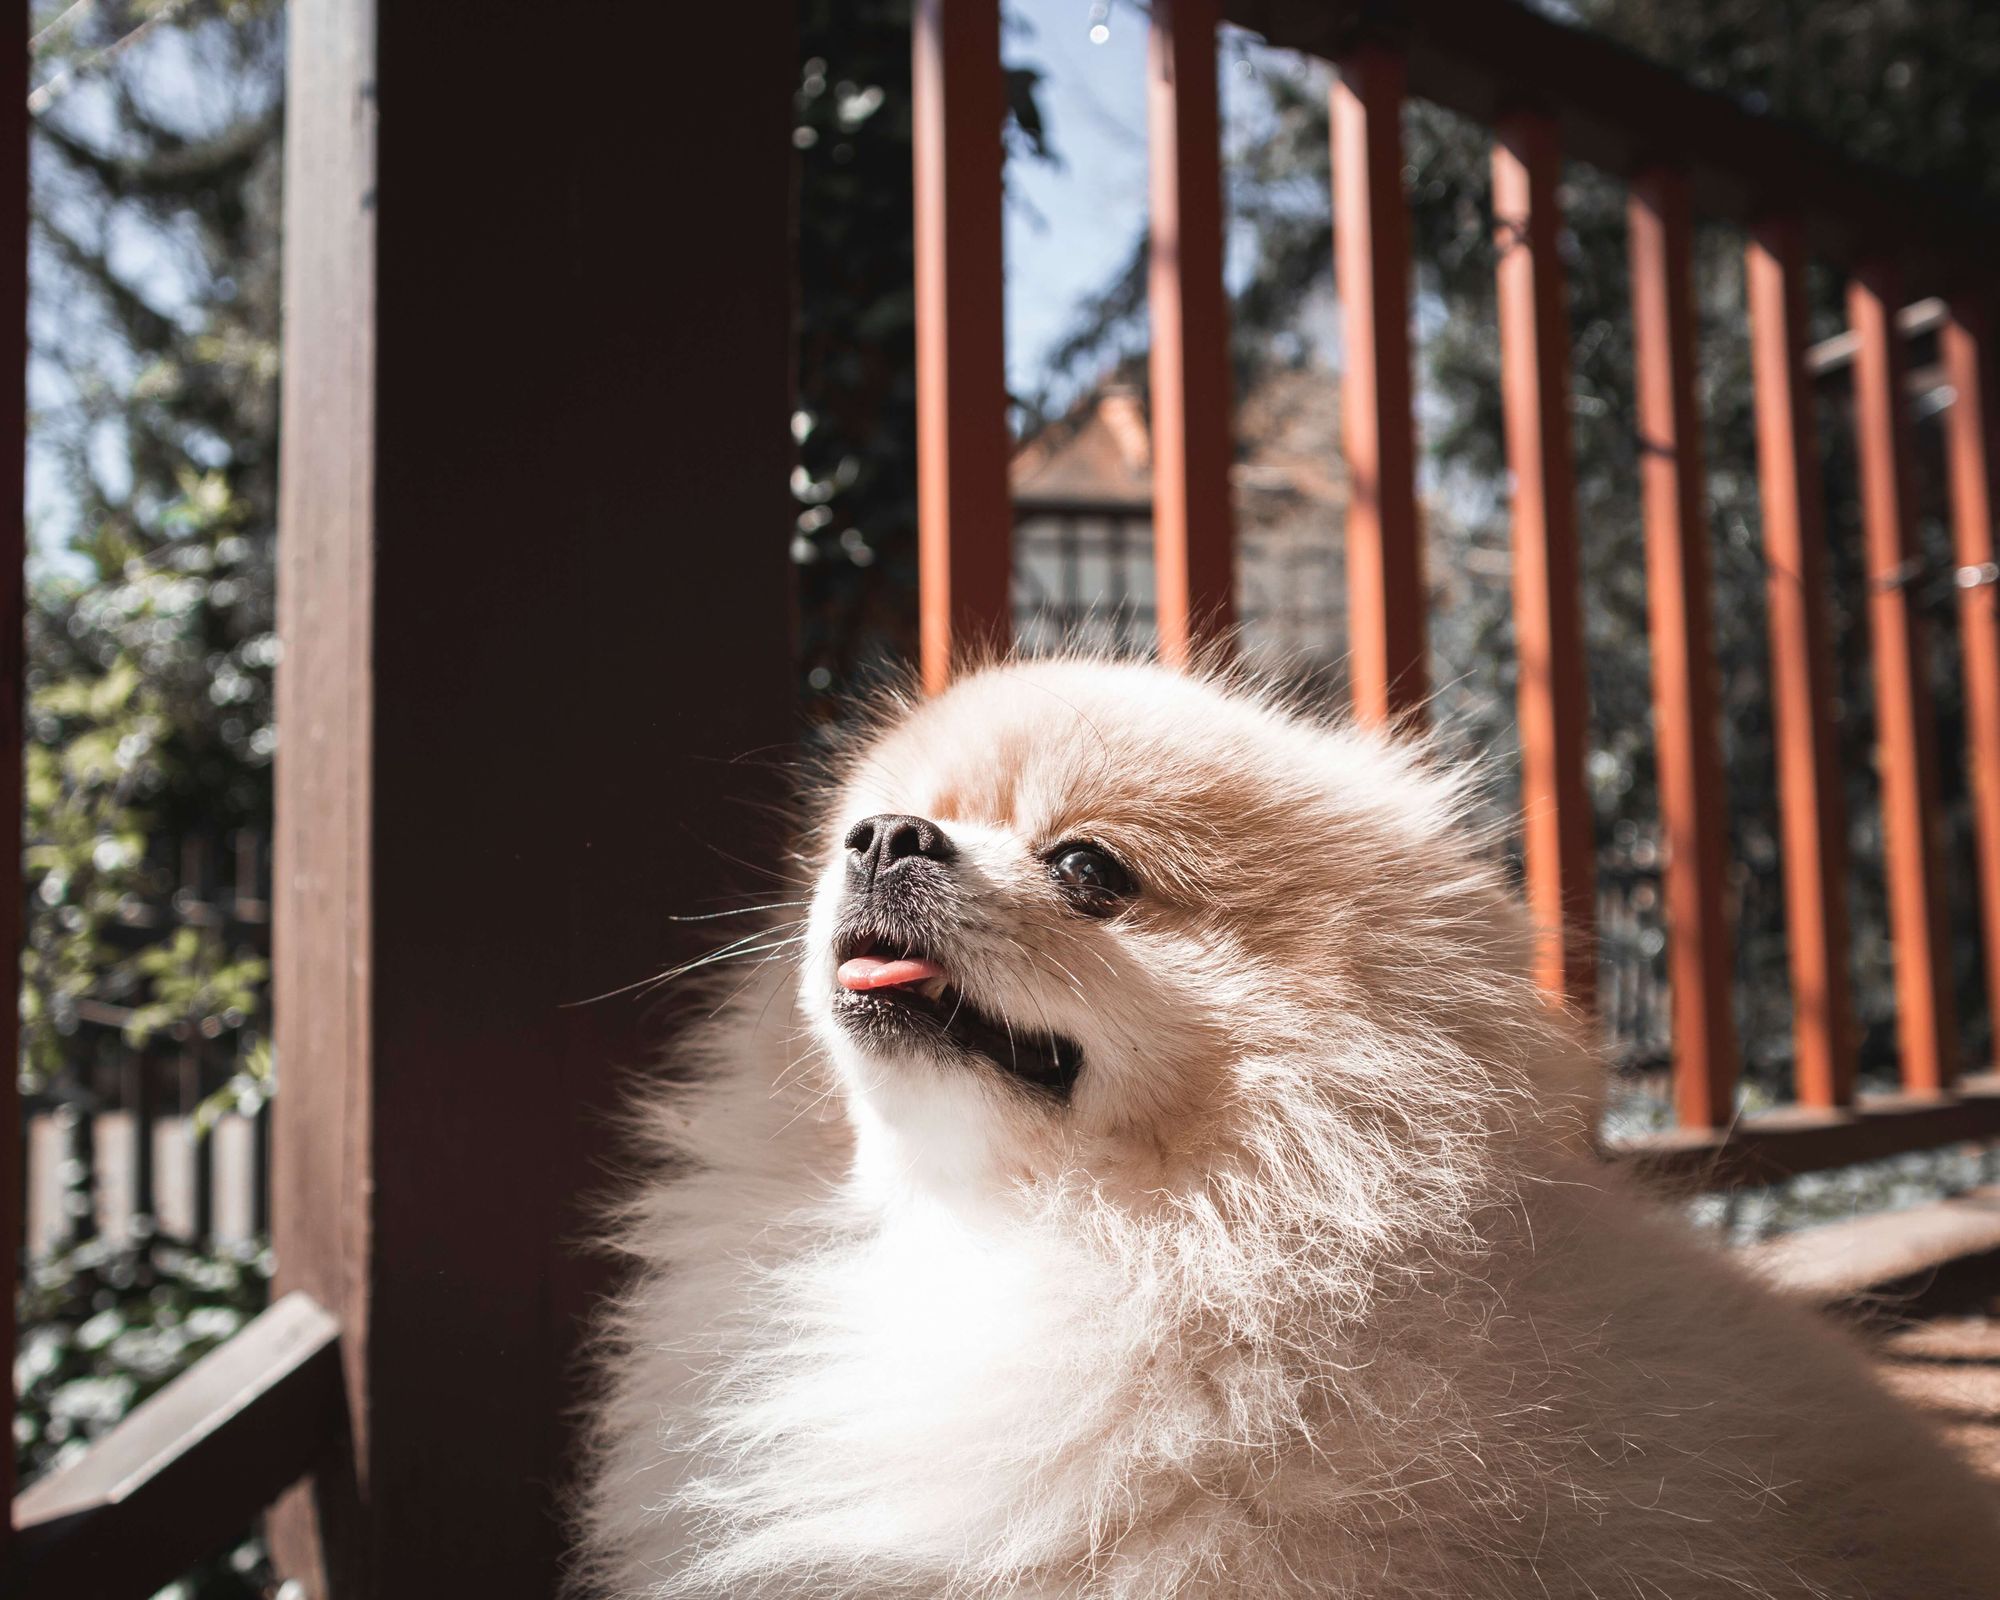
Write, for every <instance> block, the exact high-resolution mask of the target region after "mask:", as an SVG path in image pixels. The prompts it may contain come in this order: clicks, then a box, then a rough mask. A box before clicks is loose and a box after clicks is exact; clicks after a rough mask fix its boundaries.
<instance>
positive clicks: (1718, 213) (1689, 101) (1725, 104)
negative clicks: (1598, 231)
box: [1223, 0, 2000, 278]
mask: <svg viewBox="0 0 2000 1600" xmlns="http://www.w3.org/2000/svg"><path fill="white" fill-rule="evenodd" d="M1223 14H1224V16H1225V18H1226V19H1227V20H1228V21H1231V22H1235V23H1238V24H1240V25H1241V26H1243V27H1246V28H1252V29H1255V30H1256V31H1257V32H1259V33H1262V34H1263V35H1264V36H1265V37H1266V38H1267V39H1269V40H1270V41H1271V43H1273V44H1277V45H1284V46H1287V47H1289V48H1291V49H1295V50H1304V51H1307V52H1309V53H1311V54H1313V55H1317V56H1320V57H1322V58H1324V59H1325V60H1328V61H1335V60H1338V59H1339V58H1340V56H1341V55H1342V54H1343V53H1344V52H1346V51H1348V50H1350V49H1352V48H1354V46H1355V45H1357V44H1360V43H1363V42H1365V41H1379V42H1382V43H1386V44H1388V45H1390V46H1391V47H1392V48H1400V49H1402V50H1403V51H1404V52H1405V55H1406V57H1407V59H1408V61H1409V68H1410V92H1411V93H1412V94H1414V95H1419V96H1421V97H1422V98H1424V99H1426V100H1433V101H1436V102H1437V103H1438V104H1439V105H1442V106H1446V107H1449V108H1450V109H1451V110H1453V111H1456V112H1458V113H1459V114H1460V115H1461V116H1465V117H1469V118H1471V119H1472V120H1473V121H1475V122H1480V123H1485V124H1487V125H1489V126H1491V125H1493V124H1496V123H1497V122H1498V121H1499V120H1500V119H1501V118H1502V117H1504V116H1505V115H1507V114H1508V113H1510V112H1511V111H1514V110H1516V109H1519V108H1521V107H1524V106H1533V107H1537V108H1540V109H1541V110H1543V111H1546V112H1547V113H1549V114H1550V115H1551V116H1552V117H1554V118H1555V119H1556V121H1557V124H1558V133H1559V135H1560V138H1561V142H1562V147H1563V149H1564V150H1566V151H1568V152H1569V154H1570V155H1571V156H1572V157H1573V158H1575V159H1576V160H1579V161H1587V162H1589V163H1590V164H1591V165H1592V166H1595V167H1599V168H1601V169H1603V170H1604V171H1606V172H1610V173H1614V174H1616V175H1618V176H1621V177H1625V178H1633V177H1637V176H1638V175H1639V174H1640V173H1642V172H1644V171H1645V170H1646V169H1647V168H1648V167H1651V166H1657V165H1661V164H1664V163H1671V164H1672V165H1675V166H1677V167H1680V168H1682V169H1683V170H1685V171H1686V172H1687V173H1688V174H1689V177H1690V179H1691V181H1692V183H1693V187H1694V202H1695V206H1696V208H1697V209H1698V210H1699V211H1700V212H1701V213H1702V214H1703V215H1705V216H1712V217H1718V218H1727V219H1729V220H1733V221H1735V222H1739V223H1741V224H1743V225H1745V226H1754V225H1755V224H1756V223H1757V222H1759V221H1760V220H1761V219H1762V218H1763V216H1764V215H1765V214H1767V213H1768V212H1769V211H1770V210H1772V209H1774V208H1776V207H1780V206H1782V207H1784V208H1786V209H1787V210H1790V211H1793V212H1796V213H1797V214H1799V215H1800V216H1801V217H1802V218H1804V219H1805V220H1806V222H1807V223H1808V225H1809V231H1810V238H1811V242H1812V245H1813V247H1814V249H1815V250H1817V251H1820V252H1821V253H1824V254H1827V255H1830V256H1832V257H1835V258H1836V259H1841V260H1852V259H1857V258H1859V257H1860V256H1863V255H1866V254H1867V253H1869V252H1870V251H1873V250H1877V249H1880V248H1881V244H1882V241H1883V240H1885V239H1894V240H1896V241H1897V244H1898V247H1899V248H1900V249H1902V250H1903V251H1904V252H1905V254H1906V255H1907V256H1908V257H1909V258H1910V264H1911V267H1912V270H1913V271H1915V272H1918V273H1919V274H1920V275H1922V276H1924V277H1926V278H1928V276H1929V275H1930V273H1931V271H1932V269H1933V268H1935V269H1937V270H1938V271H1939V272H1940V273H1944V272H1949V271H1950V270H1951V268H1952V267H1953V265H1954V263H1963V264H1964V265H1967V266H1978V265H1981V264H1984V263H1988V262H1992V261H1995V260H2000V218H1996V216H1995V214H1994V212H1993V210H1992V209H1991V208H1990V207H1982V205H1981V204H1980V203H1978V202H1977V201H1975V200H1974V199H1973V198H1972V197H1969V196H1965V195H1951V194H1943V193H1935V192H1932V191H1930V190H1927V189H1926V188H1924V186H1922V185H1919V184H1914V183H1911V182H1910V181H1909V180H1908V179H1907V178H1905V177H1902V176H1900V175H1897V174H1893V173H1890V172H1887V171H1884V170H1883V169H1881V168H1878V167H1872V166H1869V165H1868V164H1867V163H1865V162H1860V161H1856V160H1854V159H1852V158H1851V157H1849V156H1847V155H1846V154H1844V153H1843V152H1841V151H1839V150H1837V149H1835V148H1833V147H1832V146H1830V145H1828V144H1825V143H1822V142H1821V141H1819V140H1816V139H1813V138H1811V137H1809V136H1807V135H1805V134H1803V133H1801V132H1800V131H1799V130H1798V129H1796V128H1794V127H1792V126H1790V125H1789V124H1786V123H1782V122H1778V121H1776V120H1775V119H1772V118H1768V117H1759V116H1757V115H1755V114H1753V113H1751V112H1749V111H1746V110H1744V109H1743V107H1742V106H1740V105H1738V104H1736V103H1735V102H1734V101H1733V100H1731V99H1730V98H1729V97H1728V96H1727V95H1725V94H1721V93H1717V92H1713V91H1710V90H1704V89H1699V88H1697V87H1695V86H1694V85H1693V84H1691V83H1689V82H1687V81H1686V80H1685V79H1684V78H1682V77H1681V76H1679V75H1678V74H1676V73H1674V72H1672V71H1670V70H1668V69H1666V68H1664V67H1661V66H1659V65H1658V64H1656V63H1654V62H1651V61H1647V60H1645V59H1643V58H1642V57H1640V56H1638V55H1636V54H1634V53H1633V52H1631V51H1628V50H1624V49H1621V48H1620V47H1619V46H1617V45H1615V44H1613V43H1611V42H1610V41H1609V40H1607V39H1605V38H1603V37H1602V36H1601V35H1598V34H1596V33H1593V32H1591V31H1589V30H1587V29H1585V28H1581V27H1576V26H1569V25H1565V24H1563V23H1559V22H1555V21H1552V20H1551V19H1549V18H1548V17H1546V16H1538V15H1536V14H1535V13H1534V12H1532V11H1530V10H1529V9H1528V8H1527V7H1526V6H1523V5H1519V4H1507V3H1499V0H1487V3H1484V4H1477V5H1469V4H1467V3H1466V0H1227V4H1226V5H1225V6H1224V10H1223Z"/></svg>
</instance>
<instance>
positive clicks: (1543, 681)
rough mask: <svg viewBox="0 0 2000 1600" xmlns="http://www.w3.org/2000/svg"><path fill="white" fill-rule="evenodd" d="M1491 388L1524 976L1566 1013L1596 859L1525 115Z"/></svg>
mask: <svg viewBox="0 0 2000 1600" xmlns="http://www.w3.org/2000/svg"><path fill="white" fill-rule="evenodd" d="M1495 134H1496V142H1495V144H1494V147H1493V212H1494V225H1495V230H1496V234H1497V240H1496V243H1497V245H1498V249H1499V253H1500V267H1499V274H1500V284H1499V286H1500V355H1501V373H1500V378H1501V388H1502V391H1503V393H1502V399H1503V402H1504V406H1505V410H1506V418H1507V461H1508V465H1509V467H1510V468H1511V469H1512V475H1513V479H1514V644H1515V650H1516V652H1517V654H1518V657H1519V662H1520V678H1521V682H1520V718H1521V807H1522V813H1523V815H1522V831H1523V833H1524V835H1525V836H1526V840H1527V853H1528V904H1529V907H1530V909H1531V910H1532V911H1533V912H1534V915H1535V920H1536V922H1537V923H1538V924H1539V925H1540V926H1541V928H1542V948H1541V954H1540V957H1539V960H1538V962H1537V967H1536V975H1537V977H1538V978H1539V980H1540V981H1541V984H1542V986H1543V987H1544V988H1545V989H1547V990H1548V991H1549V992H1550V993H1551V994H1553V995H1559V996H1562V997H1564V998H1566V999H1567V1000H1568V1001H1569V1002H1570V1003H1571V1004H1572V1005H1574V1006H1575V1007H1576V1008H1577V1009H1578V1010H1580V1011H1587V1010H1589V1009H1590V1008H1591V1005H1592V1003H1593V1000H1594V997H1595V994H1596V989H1597V953H1596V948H1595V946H1596V928H1595V920H1596V905H1595V887H1594V886H1595V880H1596V864H1595V861H1594V859H1593V857H1594V847H1593V825H1592V819H1591V814H1590V796H1589V794H1588V792H1587V791H1586V789H1585V787H1584V781H1583V757H1584V742H1585V739H1586V736H1587V732H1588V728H1587V718H1588V702H1587V698H1586V688H1585V684H1584V662H1583V615H1582V598H1581V578H1580V574H1579V570H1578V565H1577V551H1576V468H1575V463H1574V460H1573V458H1572V454H1571V445H1570V433H1569V363H1570V341H1569V314H1568V310H1567V308H1566V307H1565V305H1564V303H1563V297H1564V295H1565V294H1566V293H1567V283H1566V279H1565V277H1564V273H1563V264H1562V260H1561V257H1560V256H1559V255H1558V253H1557V248H1556V236H1557V233H1558V231H1559V227H1560V217H1559V215H1558V206H1557V201H1556V183H1557V180H1558V179H1559V177H1560V176H1561V170H1562V148H1561V144H1560V142H1559V139H1558V136H1557V133H1556V125H1555V122H1554V121H1553V120H1552V119H1551V118H1549V117H1547V116H1545V115H1542V114H1539V113H1521V114H1517V115H1514V116H1511V117H1508V118H1506V119H1504V120H1503V121H1502V122H1501V123H1500V124H1499V125H1498V126H1497V127H1496V129H1495Z"/></svg>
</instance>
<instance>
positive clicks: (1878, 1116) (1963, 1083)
mask: <svg viewBox="0 0 2000 1600" xmlns="http://www.w3.org/2000/svg"><path fill="white" fill-rule="evenodd" d="M1995 1137H2000V1075H1996V1074H1994V1073H1990V1072H1988V1073H1980V1074H1976V1075H1973V1076H1968V1077H1964V1078H1961V1079H1960V1080H1959V1081H1958V1084H1957V1085H1956V1089H1955V1092H1954V1093H1953V1094H1951V1095H1947V1096H1946V1097H1944V1098H1942V1099H1940V1098H1938V1097H1937V1096H1935V1095H1912V1094H1882V1095H1876V1094H1864V1095H1861V1096H1859V1097H1858V1098H1857V1100H1856V1102H1855V1104H1854V1105H1853V1106H1852V1107H1849V1108H1845V1109H1837V1110H1823V1109H1820V1108H1817V1107H1812V1106H1790V1107H1787V1108H1785V1109H1784V1110H1782V1111H1770V1112H1765V1113H1763V1114H1762V1115H1760V1116H1755V1117H1746V1118H1744V1119H1743V1120H1742V1121H1740V1122H1737V1123H1734V1124H1732V1125H1730V1126H1729V1127H1727V1128H1708V1129H1703V1128H1676V1129H1673V1130H1672V1131H1670V1132H1667V1133H1658V1134H1649V1135H1646V1136H1643V1137H1641V1138H1636V1139H1622V1140H1619V1141H1618V1142H1617V1143H1616V1144H1614V1145H1612V1146H1610V1147H1609V1149H1608V1151H1607V1154H1609V1155H1611V1156H1612V1157H1614V1158H1615V1159H1618V1160H1623V1161H1631V1162H1633V1163H1635V1164H1636V1165H1637V1167H1638V1168H1639V1170H1641V1171H1643V1172H1646V1173H1648V1174H1651V1175H1653V1176H1656V1177H1660V1178H1663V1179H1668V1180H1671V1181H1673V1182H1675V1183H1679V1184H1687V1185H1690V1186H1692V1187H1695V1188H1702V1189H1732V1188H1742V1187H1745V1186H1747V1185H1752V1184H1760V1183H1775V1182H1777V1181H1778V1180H1779V1179H1780V1178H1787V1177H1791V1176H1793V1175H1795V1174H1797V1173H1801V1172H1824V1171H1827V1170H1829V1169H1831V1168H1834V1167H1845V1166H1852V1165H1853V1164H1854V1163H1855V1162H1857V1161H1880V1160H1882V1159H1884V1158H1885V1157H1888V1156H1897V1155H1904V1154H1906V1153H1908V1152H1909V1151H1912V1150H1931V1149H1935V1148H1936V1147H1937V1146H1939V1145H1944V1144H1958V1143H1964V1142H1966V1141H1970V1140H1980V1139H1992V1138H1995Z"/></svg>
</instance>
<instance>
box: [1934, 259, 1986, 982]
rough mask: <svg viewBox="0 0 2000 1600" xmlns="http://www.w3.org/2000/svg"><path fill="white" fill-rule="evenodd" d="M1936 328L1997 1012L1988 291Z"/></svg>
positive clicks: (1953, 309) (1976, 827)
mask: <svg viewBox="0 0 2000 1600" xmlns="http://www.w3.org/2000/svg"><path fill="white" fill-rule="evenodd" d="M1940 338H1941V341H1942V354H1943V358H1944V367H1945V375H1946V381H1947V382H1948V383H1949V384H1950V385H1951V394H1952V401H1951V405H1950V406H1949V407H1948V408H1947V409H1946V411H1945V414H1944V438H1945V463H1946V471H1947V474H1948V476H1949V478H1950V491H1951V527H1952V551H1953V554H1954V555H1955V556H1956V557H1957V559H1958V628H1959V638H1960V642H1961V643H1962V645H1963V647H1964V652H1965V743H1966V751H1967V765H1968V768H1969V772H1968V778H1969V780H1970V781H1969V783H1968V785H1967V787H1968V788H1969V790H1970V792H1971V795H1972V823H1973V831H1974V833H1975V834H1976V836H1977V838H1978V842H1979V906H1980V914H1981V919H1982V927H1983V929H1984V931H1985V936H1986V951H1985V954H1986V995H1987V1004H1988V1005H1989V1006H1990V1007H1991V1009H1992V1014H1993V1015H1994V1016H1995V1017H2000V564H1996V563H2000V551H1996V549H1995V545H1994V522H1993V515H1994V509H1995V508H1994V502H1993V465H1994V462H1993V452H1994V449H1995V448H1996V444H1995V436H1994V414H1993V409H1992V398H1991V397H1992V387H1991V385H1992V381H1993V371H1994V369H1993V349H1992V322H1991V315H1990V312H1989V310H1988V307H1987V305H1986V303H1985V302H1984V300H1983V299H1982V298H1981V297H1979V296H1975V295H1962V296H1959V297H1955V298H1954V299H1953V300H1952V302H1951V304H1950V307H1949V315H1948V317H1947V320H1946V322H1945V324H1944V328H1943V330H1942V332H1941V334H1940Z"/></svg>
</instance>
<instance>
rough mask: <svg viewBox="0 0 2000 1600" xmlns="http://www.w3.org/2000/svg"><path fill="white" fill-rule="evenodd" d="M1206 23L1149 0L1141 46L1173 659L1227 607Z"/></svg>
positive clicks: (1215, 168)
mask: <svg viewBox="0 0 2000 1600" xmlns="http://www.w3.org/2000/svg"><path fill="white" fill-rule="evenodd" d="M1216 21H1217V7H1216V0H1154V5H1153V24H1152V39H1151V43H1150V46H1149V49H1148V52H1147V70H1146V131H1147V138H1148V141H1149V149H1150V160H1151V167H1152V182H1151V200H1152V248H1151V259H1150V267H1149V274H1148V278H1147V292H1148V294H1149V296H1150V298H1151V305H1152V320H1153V353H1152V378H1153V548H1154V552H1155V555H1154V569H1153V570H1154V577H1153V583H1154V590H1155V595H1156V603H1157V608H1158V612H1159V630H1160V655H1161V658H1162V659H1164V660H1166V661H1170V662H1173V663H1175V664H1177V665H1179V664H1185V662H1186V661H1187V659H1188V657H1189V654H1190V653H1191V652H1192V651H1193V650H1194V649H1195V647H1196V646H1197V644H1199V643H1200V642H1201V641H1202V640H1204V639H1221V638H1223V637H1225V636H1226V635H1227V634H1228V631H1229V629H1230V626H1231V623H1232V621H1233V619H1234V616H1235V610H1236V536H1235V517H1234V515H1233V513H1232V510H1231V506H1230V490H1229V464H1230V458H1231V456H1232V454H1233V446H1232V444H1231V439H1230V422H1229V418H1230V404H1229V391H1230V383H1229V302H1228V300H1227V298H1226V297H1225V295H1224V293H1223V287H1222V173H1221V159H1222V157H1221V148H1220V137H1221V135H1220V128H1219V117H1218V108H1217V98H1218V97H1217V90H1216V81H1215V27H1216Z"/></svg>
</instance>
